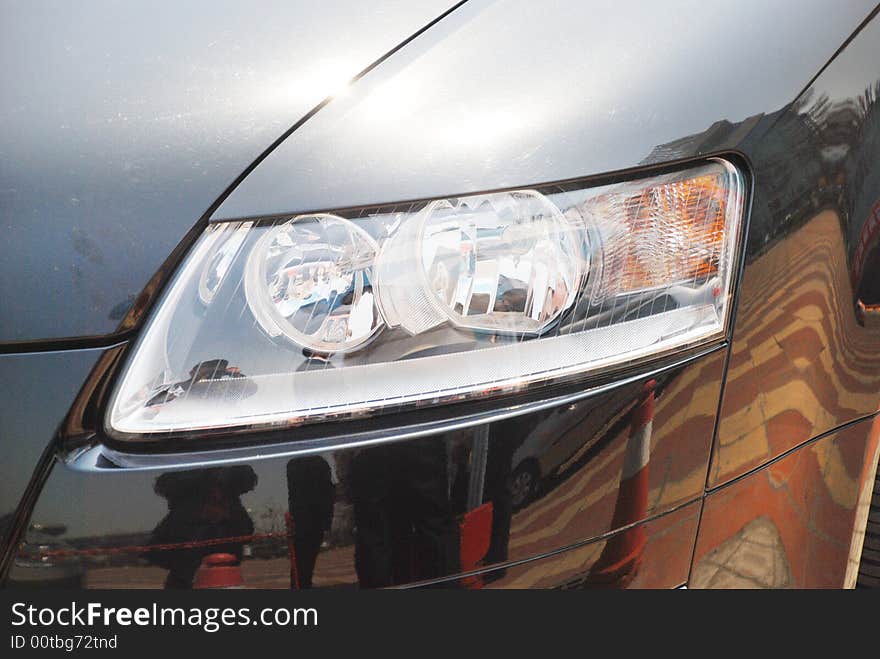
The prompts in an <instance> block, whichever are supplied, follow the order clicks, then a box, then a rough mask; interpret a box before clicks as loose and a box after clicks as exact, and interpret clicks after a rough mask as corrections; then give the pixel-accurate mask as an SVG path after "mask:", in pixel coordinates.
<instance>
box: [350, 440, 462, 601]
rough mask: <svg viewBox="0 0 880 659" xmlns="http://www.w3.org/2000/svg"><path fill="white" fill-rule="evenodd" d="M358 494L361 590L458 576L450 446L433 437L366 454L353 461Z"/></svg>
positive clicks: (355, 494)
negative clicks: (451, 496)
mask: <svg viewBox="0 0 880 659" xmlns="http://www.w3.org/2000/svg"><path fill="white" fill-rule="evenodd" d="M351 486H352V497H353V499H354V513H355V525H356V527H357V537H356V543H355V568H356V570H357V574H358V580H359V582H360V585H361V586H362V587H367V588H376V587H383V586H391V585H394V584H401V583H407V582H411V581H417V580H423V579H431V578H435V577H441V576H446V575H449V574H454V573H455V572H457V571H458V569H459V532H458V524H457V522H456V520H455V518H454V517H453V511H452V505H451V501H450V498H449V482H448V463H447V456H446V443H445V442H443V441H438V440H437V438H436V437H428V438H425V439H420V440H414V441H406V442H398V443H394V444H388V445H385V446H379V447H375V448H370V449H365V450H364V451H362V452H361V453H359V454H358V455H357V456H356V457H355V458H354V460H353V461H352V465H351Z"/></svg>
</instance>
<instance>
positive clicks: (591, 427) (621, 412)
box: [510, 389, 633, 509]
mask: <svg viewBox="0 0 880 659" xmlns="http://www.w3.org/2000/svg"><path fill="white" fill-rule="evenodd" d="M632 405H633V399H632V392H631V391H629V390H626V389H624V390H618V391H617V392H616V393H615V394H613V395H611V396H609V397H608V398H607V400H606V401H604V405H603V406H602V408H601V413H597V412H596V410H595V409H594V408H591V407H590V406H584V405H579V404H578V403H572V404H570V405H565V406H562V407H558V408H556V409H554V410H553V411H552V412H551V413H550V414H549V415H548V416H547V417H546V418H543V419H541V420H540V421H539V422H538V425H536V426H535V427H534V428H533V429H532V430H531V431H530V432H529V433H528V434H527V435H526V437H525V440H523V443H522V444H521V445H520V446H519V448H517V450H516V452H515V453H514V454H513V472H512V474H511V478H510V487H511V492H512V497H513V506H514V508H517V509H518V508H521V507H523V506H524V505H526V504H527V503H529V501H531V500H532V498H533V497H535V496H536V495H537V494H538V493H539V492H540V491H541V489H542V488H543V487H545V486H546V485H547V484H548V482H549V481H552V480H554V479H556V478H561V477H563V474H564V473H565V472H566V470H568V469H569V468H571V467H572V466H573V465H574V464H575V463H577V462H578V460H579V459H581V458H582V457H583V456H584V455H585V454H586V453H587V452H588V451H589V450H590V449H591V448H592V447H593V446H594V445H595V444H596V443H597V442H599V441H601V440H602V439H604V438H605V437H606V435H607V434H608V433H609V432H611V430H612V428H614V427H615V425H616V424H618V422H619V421H620V420H621V419H623V418H625V416H626V413H627V412H629V411H630V408H631V407H632Z"/></svg>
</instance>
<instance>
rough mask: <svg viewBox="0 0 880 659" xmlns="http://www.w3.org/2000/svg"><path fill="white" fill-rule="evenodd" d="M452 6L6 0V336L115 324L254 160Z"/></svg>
mask: <svg viewBox="0 0 880 659" xmlns="http://www.w3.org/2000/svg"><path fill="white" fill-rule="evenodd" d="M453 4H454V3H453V2H452V1H451V0H419V1H418V2H412V1H411V0H405V1H404V0H399V1H398V0H392V1H391V2H384V3H382V4H381V5H380V6H376V5H374V4H362V3H353V2H349V1H348V0H329V1H327V2H321V3H313V2H279V1H274V0H263V1H262V2H259V3H256V4H247V5H242V4H240V3H235V2H225V1H224V2H215V1H206V0H199V1H194V2H187V3H185V4H174V5H169V6H166V7H164V8H161V7H157V6H156V4H155V3H153V2H145V1H141V0H138V1H137V2H125V3H122V4H120V3H115V2H106V1H104V0H100V1H96V2H88V3H84V4H78V5H69V4H66V3H54V2H12V3H4V5H3V8H2V10H0V11H2V14H0V25H2V28H0V30H2V39H0V44H2V45H0V57H2V59H3V61H4V62H8V63H10V66H6V67H3V70H2V72H0V87H2V89H3V99H2V103H0V123H2V124H3V127H4V128H3V131H2V132H0V216H2V227H3V232H4V245H3V248H2V258H0V299H2V300H3V313H2V314H0V342H3V341H36V340H40V339H57V338H61V337H72V336H95V335H102V334H109V333H112V332H114V330H115V329H116V328H117V326H118V325H119V324H120V321H121V320H122V319H123V318H124V316H125V314H126V312H127V311H128V309H129V307H130V306H131V305H132V302H133V301H134V300H135V298H136V296H137V295H138V294H139V293H140V292H141V290H142V289H143V288H144V287H145V286H146V285H147V282H148V281H149V280H150V278H151V277H152V276H153V273H155V272H156V271H157V270H158V269H159V267H160V266H161V265H162V264H163V262H164V261H165V259H166V258H168V255H169V254H170V253H171V251H172V250H173V249H174V248H175V246H176V245H177V244H178V243H179V242H180V240H181V239H182V238H183V237H184V236H185V235H186V233H187V232H188V231H189V230H190V228H191V227H193V226H194V225H195V224H196V222H197V221H198V220H199V218H200V217H201V216H202V215H203V214H204V213H205V212H206V211H207V210H208V209H209V208H210V207H211V205H212V204H213V203H214V202H215V200H216V199H217V198H218V197H219V196H220V195H221V194H222V193H223V191H224V190H225V189H226V187H227V186H229V185H230V184H231V183H232V182H233V181H235V179H236V178H237V177H238V176H239V175H240V174H241V173H242V172H244V171H245V170H246V169H247V168H248V166H249V165H250V164H251V163H252V162H253V161H254V159H256V158H257V157H258V156H259V155H260V154H261V153H262V152H263V151H264V150H265V149H267V148H268V147H269V146H270V145H271V144H272V142H274V141H275V140H276V139H277V138H279V137H280V136H281V135H282V134H283V133H284V132H285V131H287V130H288V129H289V128H290V127H291V126H293V125H294V124H295V123H296V122H297V121H298V120H299V119H300V118H302V116H303V115H305V114H306V113H307V112H309V110H311V109H312V108H313V107H314V106H315V105H317V104H318V103H319V102H321V101H322V100H323V99H324V98H325V96H327V95H328V94H330V93H332V92H333V91H334V90H335V89H336V88H337V87H339V86H340V85H344V84H345V82H346V81H347V80H348V79H350V78H351V77H352V76H354V75H356V74H357V73H359V72H360V71H361V70H362V69H364V68H366V67H367V66H369V65H370V64H372V63H373V62H374V61H376V60H377V59H378V58H380V57H381V56H382V55H384V54H385V53H386V52H387V51H389V50H391V49H392V48H394V47H396V46H397V45H398V44H399V43H401V42H402V41H404V40H405V39H407V38H408V37H409V36H410V35H412V34H413V33H415V32H416V31H418V30H420V29H421V28H422V27H424V26H425V25H426V24H428V23H429V22H430V21H432V20H433V19H435V18H436V17H437V16H439V15H441V14H442V13H443V12H444V11H446V10H447V9H448V8H449V7H451V6H452V5H453ZM12 63H14V65H12ZM34 263H39V265H37V266H34V267H36V271H35V272H34V274H33V276H27V277H26V276H24V273H27V272H30V268H31V267H32V264H34Z"/></svg>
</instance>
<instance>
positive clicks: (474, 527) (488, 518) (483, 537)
mask: <svg viewBox="0 0 880 659" xmlns="http://www.w3.org/2000/svg"><path fill="white" fill-rule="evenodd" d="M488 459H489V425H488V424H484V425H482V426H479V427H478V428H477V429H476V430H475V431H474V436H473V440H472V444H471V462H470V477H469V479H468V493H467V512H465V514H464V519H463V520H462V522H461V548H460V559H461V571H462V572H469V571H471V570H475V569H476V568H477V567H478V566H479V565H480V562H481V561H482V560H483V559H484V558H485V557H486V552H488V551H489V544H490V542H491V540H492V502H491V501H487V502H486V503H483V494H484V491H485V488H486V464H487V462H488ZM462 585H463V586H464V587H465V588H482V587H483V579H482V577H480V576H479V575H477V576H473V577H465V578H464V579H462Z"/></svg>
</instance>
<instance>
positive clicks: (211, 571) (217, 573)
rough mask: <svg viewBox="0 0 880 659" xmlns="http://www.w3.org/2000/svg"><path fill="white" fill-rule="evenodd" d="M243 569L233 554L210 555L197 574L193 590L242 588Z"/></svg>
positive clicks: (203, 560)
mask: <svg viewBox="0 0 880 659" xmlns="http://www.w3.org/2000/svg"><path fill="white" fill-rule="evenodd" d="M242 587H244V580H243V579H242V578H241V567H240V566H239V564H238V559H237V558H236V557H235V556H234V555H233V554H208V555H207V556H205V558H203V559H202V565H201V567H199V571H198V572H197V573H196V580H195V583H194V584H193V588H242Z"/></svg>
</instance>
